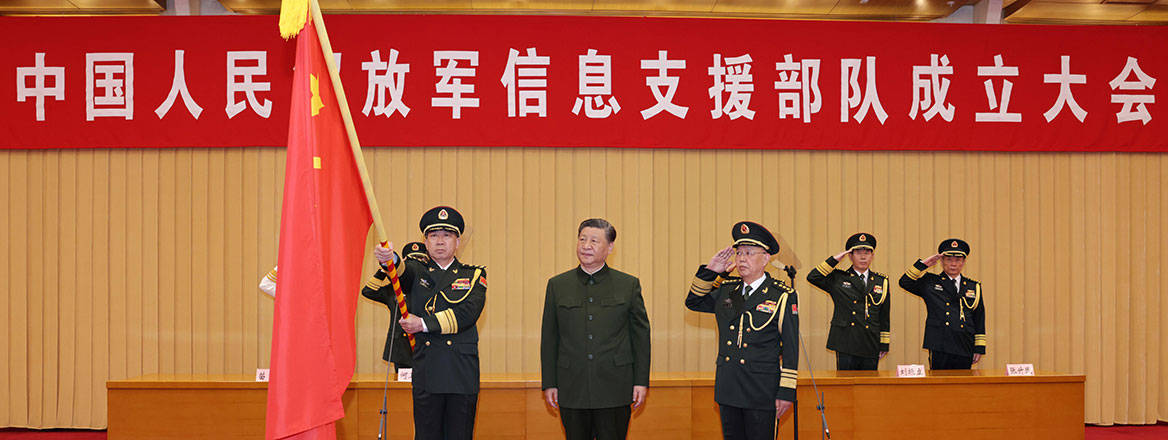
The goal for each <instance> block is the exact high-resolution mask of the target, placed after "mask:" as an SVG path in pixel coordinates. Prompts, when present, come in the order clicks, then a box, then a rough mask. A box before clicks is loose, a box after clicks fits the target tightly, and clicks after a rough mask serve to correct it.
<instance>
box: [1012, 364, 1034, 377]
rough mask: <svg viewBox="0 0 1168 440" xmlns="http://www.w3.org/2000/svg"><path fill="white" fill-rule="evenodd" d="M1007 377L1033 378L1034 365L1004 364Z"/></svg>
mask: <svg viewBox="0 0 1168 440" xmlns="http://www.w3.org/2000/svg"><path fill="white" fill-rule="evenodd" d="M1006 375H1007V376H1033V375H1034V364H1006Z"/></svg>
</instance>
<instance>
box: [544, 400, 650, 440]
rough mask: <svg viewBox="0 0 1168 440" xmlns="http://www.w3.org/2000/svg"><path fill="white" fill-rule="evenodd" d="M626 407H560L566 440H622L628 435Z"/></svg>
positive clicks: (628, 411) (628, 409)
mask: <svg viewBox="0 0 1168 440" xmlns="http://www.w3.org/2000/svg"><path fill="white" fill-rule="evenodd" d="M631 414H632V408H630V407H629V406H628V405H623V406H618V407H615V408H596V409H579V408H564V407H560V422H561V423H563V424H564V435H565V436H566V437H567V440H624V439H625V437H627V436H628V434H629V417H630V415H631Z"/></svg>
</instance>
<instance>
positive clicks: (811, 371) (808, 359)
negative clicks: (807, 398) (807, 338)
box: [783, 266, 831, 440]
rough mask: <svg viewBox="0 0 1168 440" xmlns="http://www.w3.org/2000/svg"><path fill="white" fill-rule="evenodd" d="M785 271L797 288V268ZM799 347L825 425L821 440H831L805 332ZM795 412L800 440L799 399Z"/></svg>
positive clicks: (800, 336)
mask: <svg viewBox="0 0 1168 440" xmlns="http://www.w3.org/2000/svg"><path fill="white" fill-rule="evenodd" d="M783 271H785V272H787V277H789V278H791V288H792V289H794V288H795V268H794V267H791V266H784V267H783ZM799 345H800V346H802V347H803V359H804V360H805V361H806V362H807V374H808V375H809V376H811V388H812V389H813V390H814V392H815V397H816V399H817V403H818V405H816V406H815V409H817V410H819V419H820V421H822V423H823V429H822V430H821V431H820V432H819V438H820V439H827V440H831V431H829V430H828V429H827V414H826V413H825V412H824V410H825V407H824V406H823V393H820V392H819V386H817V385H816V384H815V371H814V369H813V368H812V367H811V356H809V355H808V354H807V344H806V343H805V342H804V341H803V332H799ZM792 406H793V407H794V412H793V413H792V414H791V417H792V418H793V419H794V420H795V440H799V399H798V398H796V399H795V404H794V405H792Z"/></svg>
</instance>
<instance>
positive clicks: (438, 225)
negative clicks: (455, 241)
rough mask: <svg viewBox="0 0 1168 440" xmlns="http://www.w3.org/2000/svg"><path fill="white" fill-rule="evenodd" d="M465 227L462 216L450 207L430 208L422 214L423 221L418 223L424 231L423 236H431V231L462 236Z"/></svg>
mask: <svg viewBox="0 0 1168 440" xmlns="http://www.w3.org/2000/svg"><path fill="white" fill-rule="evenodd" d="M464 226H465V223H464V222H463V220H462V214H459V213H458V210H456V209H454V208H451V207H449V206H435V207H433V208H430V210H429V211H426V213H425V214H422V220H421V221H419V222H418V227H419V228H421V229H422V235H426V234H429V233H430V232H431V231H450V232H453V233H455V234H457V235H462V228H463V227H464Z"/></svg>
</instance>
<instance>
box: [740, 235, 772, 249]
mask: <svg viewBox="0 0 1168 440" xmlns="http://www.w3.org/2000/svg"><path fill="white" fill-rule="evenodd" d="M744 244H745V245H750V246H758V247H760V248H763V249H766V251H767V252H770V250H771V247H770V246H767V245H766V244H764V243H763V242H761V241H758V240H755V239H753V238H739V239H737V240H734V247H738V246H742V245H744Z"/></svg>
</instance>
